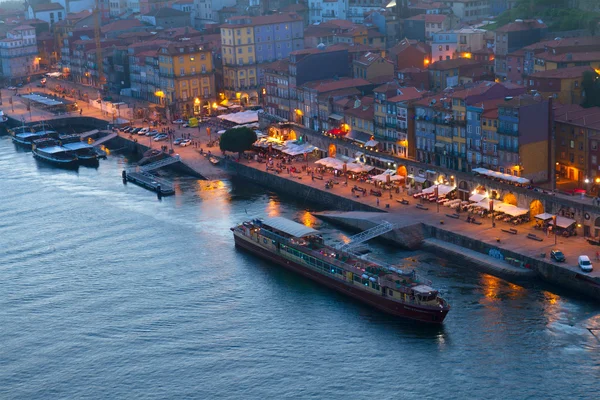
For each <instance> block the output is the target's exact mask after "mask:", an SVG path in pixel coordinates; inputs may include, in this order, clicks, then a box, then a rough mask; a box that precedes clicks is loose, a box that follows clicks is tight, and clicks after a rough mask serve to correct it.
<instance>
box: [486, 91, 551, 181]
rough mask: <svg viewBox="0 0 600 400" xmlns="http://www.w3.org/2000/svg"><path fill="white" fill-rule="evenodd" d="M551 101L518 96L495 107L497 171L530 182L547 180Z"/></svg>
mask: <svg viewBox="0 0 600 400" xmlns="http://www.w3.org/2000/svg"><path fill="white" fill-rule="evenodd" d="M551 115H552V100H551V99H550V100H544V99H542V98H541V96H531V95H525V94H523V95H520V96H517V97H514V98H510V97H508V98H506V99H505V101H500V102H499V103H498V128H497V133H498V170H499V171H500V172H502V173H506V174H510V175H514V176H522V177H525V178H528V179H530V180H531V181H532V182H540V183H541V182H546V181H548V180H549V179H550V172H551V171H554V168H550V161H551V155H550V151H551V148H550V145H551V131H552V123H551Z"/></svg>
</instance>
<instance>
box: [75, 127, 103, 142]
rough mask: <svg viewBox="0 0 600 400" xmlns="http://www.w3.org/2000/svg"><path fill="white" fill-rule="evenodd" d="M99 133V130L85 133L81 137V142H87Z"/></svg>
mask: <svg viewBox="0 0 600 400" xmlns="http://www.w3.org/2000/svg"><path fill="white" fill-rule="evenodd" d="M98 132H100V131H99V130H98V129H92V130H91V131H87V132H83V133H82V134H81V135H79V136H80V137H81V140H85V141H87V139H88V138H90V137H92V136H94V135H97V134H98Z"/></svg>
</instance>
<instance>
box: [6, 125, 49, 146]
mask: <svg viewBox="0 0 600 400" xmlns="http://www.w3.org/2000/svg"><path fill="white" fill-rule="evenodd" d="M20 129H22V131H21V133H17V131H15V132H14V133H13V136H12V141H13V142H14V143H15V144H18V145H20V146H24V147H27V148H31V145H32V144H33V142H34V141H35V140H39V139H46V138H57V137H58V132H56V131H38V132H33V131H31V130H29V131H26V129H28V128H20Z"/></svg>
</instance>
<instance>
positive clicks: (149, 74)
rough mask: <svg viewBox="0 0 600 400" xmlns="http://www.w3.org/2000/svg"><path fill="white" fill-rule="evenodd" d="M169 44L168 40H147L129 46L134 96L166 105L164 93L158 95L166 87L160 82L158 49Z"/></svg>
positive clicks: (132, 93) (132, 92)
mask: <svg viewBox="0 0 600 400" xmlns="http://www.w3.org/2000/svg"><path fill="white" fill-rule="evenodd" d="M168 45H169V41H167V40H146V41H143V42H137V43H132V44H130V45H129V46H127V54H128V57H129V81H130V84H131V95H132V97H134V98H137V99H143V100H147V101H149V102H151V103H155V104H159V105H161V106H164V103H165V101H163V98H164V95H163V96H162V97H159V96H157V95H158V94H161V92H162V93H163V94H164V88H163V87H162V85H161V83H160V69H159V54H158V52H157V50H156V49H157V48H160V47H161V46H168ZM163 108H164V107H163ZM163 111H165V110H164V109H163Z"/></svg>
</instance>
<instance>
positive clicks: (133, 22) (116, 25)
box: [100, 19, 144, 33]
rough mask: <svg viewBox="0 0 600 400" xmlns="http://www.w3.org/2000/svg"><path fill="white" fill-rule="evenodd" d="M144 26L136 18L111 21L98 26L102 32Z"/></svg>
mask: <svg viewBox="0 0 600 400" xmlns="http://www.w3.org/2000/svg"><path fill="white" fill-rule="evenodd" d="M140 26H144V24H142V23H141V22H140V20H138V19H122V20H119V21H114V22H111V23H110V24H107V25H104V26H102V27H101V28H100V31H101V32H102V33H106V32H111V31H124V30H127V29H131V28H137V27H140Z"/></svg>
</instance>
